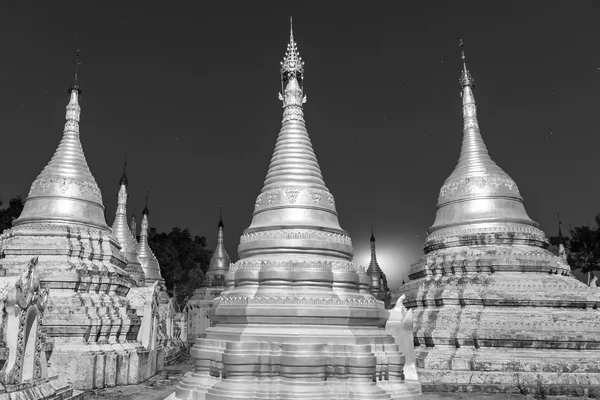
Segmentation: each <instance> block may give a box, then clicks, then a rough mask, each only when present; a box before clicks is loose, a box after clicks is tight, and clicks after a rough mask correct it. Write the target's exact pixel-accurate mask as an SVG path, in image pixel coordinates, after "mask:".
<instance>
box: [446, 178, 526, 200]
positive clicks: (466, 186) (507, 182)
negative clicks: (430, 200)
mask: <svg viewBox="0 0 600 400" xmlns="http://www.w3.org/2000/svg"><path fill="white" fill-rule="evenodd" d="M486 187H489V188H492V189H493V188H496V189H497V188H500V187H505V188H507V189H508V190H514V191H515V192H516V193H517V194H519V188H518V187H517V184H516V183H515V181H513V180H512V179H511V178H510V177H508V176H506V177H499V176H494V177H485V176H475V177H470V178H463V179H459V180H457V181H452V182H448V183H445V184H444V185H443V186H442V188H441V189H440V195H439V197H440V198H441V197H443V196H446V195H451V194H453V193H454V192H456V191H457V190H460V191H469V190H471V189H480V190H481V189H484V188H486Z"/></svg>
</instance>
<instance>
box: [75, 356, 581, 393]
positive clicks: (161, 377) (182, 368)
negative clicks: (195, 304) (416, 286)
mask: <svg viewBox="0 0 600 400" xmlns="http://www.w3.org/2000/svg"><path fill="white" fill-rule="evenodd" d="M191 368H192V362H191V359H190V358H189V356H184V357H183V358H181V359H179V360H178V361H177V362H176V363H175V364H174V365H169V366H167V367H165V369H164V370H163V371H162V372H160V373H159V374H157V375H155V376H153V377H152V378H150V379H148V380H147V381H146V382H144V383H141V384H139V385H132V386H121V387H117V388H107V389H101V390H95V391H91V392H88V393H86V394H85V396H84V398H85V400H163V399H164V398H165V397H167V396H168V395H170V394H171V393H173V392H174V391H175V385H176V384H177V382H178V381H179V380H180V379H181V377H182V376H183V374H185V373H186V372H187V371H189V370H190V369H191ZM530 399H533V397H530V396H521V395H511V394H483V393H424V394H423V400H530ZM571 399H577V400H583V399H585V398H582V397H579V398H576V397H574V398H570V397H553V396H549V397H548V400H571Z"/></svg>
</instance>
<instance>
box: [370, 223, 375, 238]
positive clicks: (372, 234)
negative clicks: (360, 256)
mask: <svg viewBox="0 0 600 400" xmlns="http://www.w3.org/2000/svg"><path fill="white" fill-rule="evenodd" d="M371 242H375V234H374V233H373V221H371Z"/></svg>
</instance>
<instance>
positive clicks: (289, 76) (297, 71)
mask: <svg viewBox="0 0 600 400" xmlns="http://www.w3.org/2000/svg"><path fill="white" fill-rule="evenodd" d="M280 64H281V82H282V84H283V83H287V82H289V81H291V80H293V79H294V78H295V79H296V80H297V81H298V83H299V84H300V85H302V81H303V80H304V61H302V57H300V52H299V51H298V47H297V44H296V42H295V41H294V31H293V30H292V17H290V42H289V43H288V45H287V50H286V52H285V56H284V57H283V61H281V63H280Z"/></svg>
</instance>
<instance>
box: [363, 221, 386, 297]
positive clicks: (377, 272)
mask: <svg viewBox="0 0 600 400" xmlns="http://www.w3.org/2000/svg"><path fill="white" fill-rule="evenodd" d="M367 275H368V276H369V293H371V294H372V295H373V296H375V298H376V299H377V300H381V301H383V302H384V304H385V308H390V303H391V292H390V289H389V287H388V284H387V277H386V276H385V273H384V272H383V270H382V269H381V267H380V266H379V263H378V262H377V251H376V250H375V234H374V233H373V225H371V260H370V261H369V267H368V268H367Z"/></svg>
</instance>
